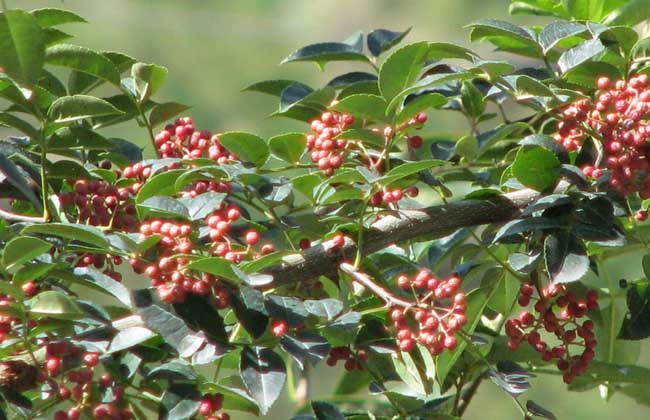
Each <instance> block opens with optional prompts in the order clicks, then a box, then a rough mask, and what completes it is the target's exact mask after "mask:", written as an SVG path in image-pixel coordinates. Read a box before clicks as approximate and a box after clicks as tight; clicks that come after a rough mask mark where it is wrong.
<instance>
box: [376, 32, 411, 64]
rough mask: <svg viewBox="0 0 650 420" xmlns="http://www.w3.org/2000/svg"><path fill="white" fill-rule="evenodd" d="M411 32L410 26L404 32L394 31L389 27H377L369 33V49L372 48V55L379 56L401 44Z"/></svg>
mask: <svg viewBox="0 0 650 420" xmlns="http://www.w3.org/2000/svg"><path fill="white" fill-rule="evenodd" d="M409 32H411V28H408V29H407V30H405V31H403V32H394V31H389V30H387V29H375V30H374V31H371V32H370V33H369V34H368V39H367V43H368V50H370V53H371V54H372V55H374V56H375V57H378V56H379V55H381V53H383V52H386V51H388V50H389V49H391V48H393V47H394V46H395V45H397V44H399V43H400V42H401V41H402V39H404V37H405V36H406V35H408V33H409Z"/></svg>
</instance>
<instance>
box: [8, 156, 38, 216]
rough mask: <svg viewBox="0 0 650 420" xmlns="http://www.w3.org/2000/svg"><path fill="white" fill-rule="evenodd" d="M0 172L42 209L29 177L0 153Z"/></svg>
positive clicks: (36, 206) (35, 205)
mask: <svg viewBox="0 0 650 420" xmlns="http://www.w3.org/2000/svg"><path fill="white" fill-rule="evenodd" d="M0 173H1V174H2V175H4V176H5V179H6V180H7V181H8V182H9V183H10V184H11V185H13V186H14V187H15V188H16V189H17V190H18V191H20V192H21V193H22V195H23V196H24V197H25V198H27V199H28V200H29V201H31V202H32V204H34V207H35V208H36V209H38V210H39V211H40V210H41V209H42V206H41V202H40V201H39V199H38V197H37V196H36V194H35V193H34V191H33V190H32V188H31V186H30V181H31V178H30V177H29V176H28V175H27V174H26V173H25V172H24V171H21V170H19V169H18V166H17V165H16V164H15V163H14V162H13V161H12V160H10V159H9V158H8V157H7V156H5V155H4V154H2V153H0Z"/></svg>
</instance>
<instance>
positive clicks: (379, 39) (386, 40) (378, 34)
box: [319, 28, 411, 420]
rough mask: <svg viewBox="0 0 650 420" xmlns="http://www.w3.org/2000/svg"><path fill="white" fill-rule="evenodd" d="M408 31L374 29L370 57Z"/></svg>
mask: <svg viewBox="0 0 650 420" xmlns="http://www.w3.org/2000/svg"><path fill="white" fill-rule="evenodd" d="M410 31H411V28H409V29H407V30H405V31H403V32H394V31H389V30H387V29H375V30H374V31H371V32H370V33H369V34H368V40H367V42H368V50H370V52H371V53H372V55H374V56H375V57H377V56H379V55H380V54H381V53H383V52H385V51H387V50H389V49H391V48H392V47H394V46H395V45H397V44H399V43H400V42H401V41H402V39H404V37H405V36H406V35H408V33H409V32H410ZM319 420H320V419H319Z"/></svg>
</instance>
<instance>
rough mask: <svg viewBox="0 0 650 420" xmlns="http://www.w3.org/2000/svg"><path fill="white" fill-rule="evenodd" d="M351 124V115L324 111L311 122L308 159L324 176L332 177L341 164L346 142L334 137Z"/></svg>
mask: <svg viewBox="0 0 650 420" xmlns="http://www.w3.org/2000/svg"><path fill="white" fill-rule="evenodd" d="M335 104H336V102H332V104H331V105H332V106H334V105H335ZM353 122H354V117H352V115H349V114H342V113H339V112H336V111H325V112H323V113H322V114H321V115H320V118H318V119H315V120H313V121H312V122H311V126H310V127H311V133H310V134H307V149H308V150H309V151H310V155H309V157H310V159H311V161H312V162H314V163H315V164H317V165H318V167H319V168H320V170H321V171H323V174H324V175H325V176H332V174H334V170H335V169H337V168H339V167H340V166H341V165H342V164H343V158H344V157H345V151H346V148H347V145H348V141H347V140H346V139H340V138H339V139H337V138H335V137H336V136H338V135H339V134H341V133H342V132H344V131H345V130H346V129H347V128H348V127H349V126H350V125H351V124H352V123H353Z"/></svg>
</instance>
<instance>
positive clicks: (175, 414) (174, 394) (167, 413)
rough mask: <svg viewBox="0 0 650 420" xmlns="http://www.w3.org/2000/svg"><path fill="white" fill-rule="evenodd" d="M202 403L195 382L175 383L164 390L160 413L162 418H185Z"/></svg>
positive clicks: (182, 419)
mask: <svg viewBox="0 0 650 420" xmlns="http://www.w3.org/2000/svg"><path fill="white" fill-rule="evenodd" d="M200 405H201V393H200V392H199V391H198V390H197V389H196V387H195V385H193V384H185V383H175V384H171V385H170V386H169V388H167V389H166V390H165V392H163V394H162V397H161V399H160V407H159V410H158V414H159V416H160V419H161V420H185V419H189V418H190V417H192V416H194V414H195V413H196V412H197V411H198V409H199V406H200Z"/></svg>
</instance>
